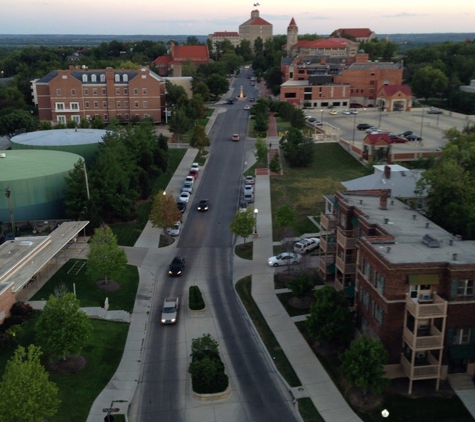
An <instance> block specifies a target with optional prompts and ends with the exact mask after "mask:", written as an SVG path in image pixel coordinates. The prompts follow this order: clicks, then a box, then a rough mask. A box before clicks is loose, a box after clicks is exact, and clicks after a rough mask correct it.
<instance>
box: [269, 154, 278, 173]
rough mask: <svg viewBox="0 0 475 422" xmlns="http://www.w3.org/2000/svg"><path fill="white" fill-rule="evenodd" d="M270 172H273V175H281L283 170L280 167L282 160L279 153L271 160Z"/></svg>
mask: <svg viewBox="0 0 475 422" xmlns="http://www.w3.org/2000/svg"><path fill="white" fill-rule="evenodd" d="M269 170H270V171H271V172H272V173H277V174H278V173H280V170H281V166H280V158H279V152H278V151H277V153H276V154H275V155H274V156H273V157H272V160H270V163H269Z"/></svg>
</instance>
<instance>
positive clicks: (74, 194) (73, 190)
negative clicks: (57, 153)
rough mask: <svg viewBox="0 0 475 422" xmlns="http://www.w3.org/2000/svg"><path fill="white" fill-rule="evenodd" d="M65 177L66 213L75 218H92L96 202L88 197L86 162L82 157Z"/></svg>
mask: <svg viewBox="0 0 475 422" xmlns="http://www.w3.org/2000/svg"><path fill="white" fill-rule="evenodd" d="M64 179H65V181H66V184H67V188H66V189H65V190H64V203H65V208H66V215H67V216H68V217H69V218H72V219H74V220H80V219H83V220H85V219H91V218H92V212H93V210H92V208H91V207H93V205H94V204H93V203H92V202H91V201H90V200H89V199H88V198H87V184H86V183H88V182H86V163H85V162H84V161H83V160H82V159H80V160H79V161H78V162H77V163H76V164H75V165H74V169H73V170H71V171H70V172H69V173H68V175H67V176H66V177H65V178H64Z"/></svg>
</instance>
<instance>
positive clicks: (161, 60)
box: [154, 56, 173, 64]
mask: <svg viewBox="0 0 475 422" xmlns="http://www.w3.org/2000/svg"><path fill="white" fill-rule="evenodd" d="M172 61H173V57H172V56H158V57H157V58H156V59H155V60H154V62H155V63H157V64H167V63H171V62H172Z"/></svg>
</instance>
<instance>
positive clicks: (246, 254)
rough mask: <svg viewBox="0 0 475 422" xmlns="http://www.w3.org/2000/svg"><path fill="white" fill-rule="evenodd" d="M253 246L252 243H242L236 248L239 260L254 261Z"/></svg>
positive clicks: (235, 251)
mask: <svg viewBox="0 0 475 422" xmlns="http://www.w3.org/2000/svg"><path fill="white" fill-rule="evenodd" d="M253 246H254V244H253V243H252V242H246V243H241V244H239V245H236V246H235V247H234V253H235V254H236V255H237V256H238V257H239V258H242V259H249V260H252V251H253Z"/></svg>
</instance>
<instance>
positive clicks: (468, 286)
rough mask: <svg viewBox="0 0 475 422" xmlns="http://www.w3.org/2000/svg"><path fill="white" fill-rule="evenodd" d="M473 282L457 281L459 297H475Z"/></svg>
mask: <svg viewBox="0 0 475 422" xmlns="http://www.w3.org/2000/svg"><path fill="white" fill-rule="evenodd" d="M473 283H474V281H473V280H457V296H473Z"/></svg>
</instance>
